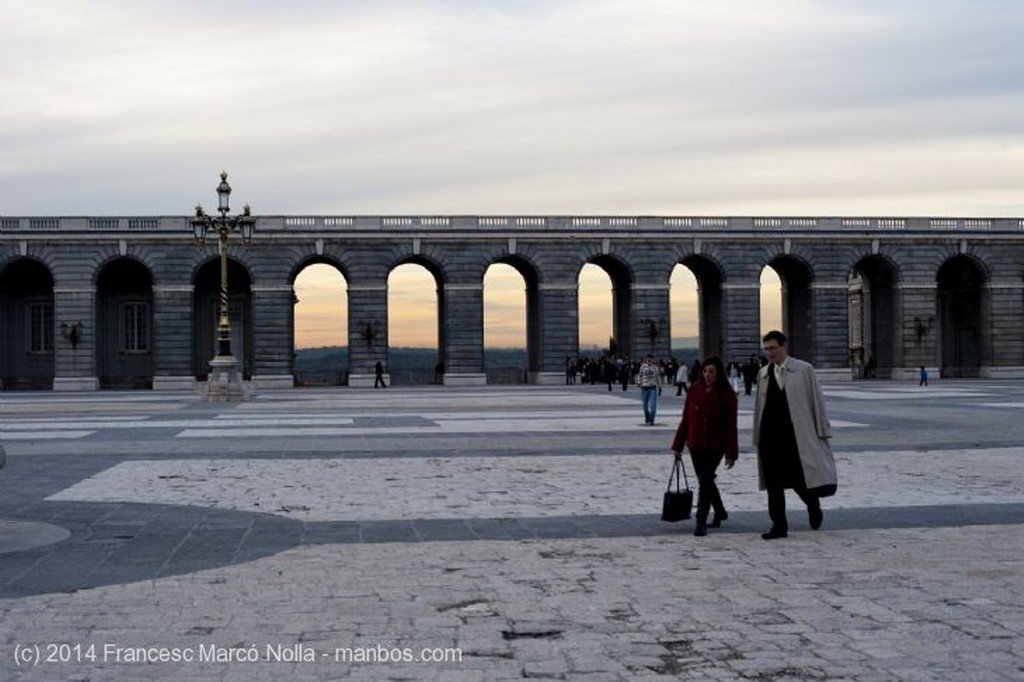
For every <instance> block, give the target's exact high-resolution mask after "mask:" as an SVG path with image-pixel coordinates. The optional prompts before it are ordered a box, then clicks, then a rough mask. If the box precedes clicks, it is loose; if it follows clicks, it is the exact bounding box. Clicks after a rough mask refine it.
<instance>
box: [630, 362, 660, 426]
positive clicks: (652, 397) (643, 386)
mask: <svg viewBox="0 0 1024 682" xmlns="http://www.w3.org/2000/svg"><path fill="white" fill-rule="evenodd" d="M660 375H661V370H660V369H659V368H658V366H657V365H656V364H654V356H653V355H651V354H650V353H648V354H647V355H646V356H645V357H644V361H643V364H641V365H640V370H639V371H638V372H637V374H636V383H637V386H639V387H640V399H641V400H642V401H643V404H644V424H645V425H646V426H654V417H655V416H656V415H657V414H658V382H659V377H660Z"/></svg>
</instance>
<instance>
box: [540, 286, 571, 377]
mask: <svg viewBox="0 0 1024 682" xmlns="http://www.w3.org/2000/svg"><path fill="white" fill-rule="evenodd" d="M537 294H538V295H537V299H538V309H539V310H538V316H537V317H538V320H537V322H538V324H537V327H538V329H537V334H538V336H539V338H538V339H537V342H538V346H539V348H538V357H539V358H540V370H539V371H537V372H531V373H530V377H529V381H530V383H532V384H565V358H566V357H573V358H574V357H576V356H578V355H579V352H580V322H579V304H578V294H579V284H578V283H577V282H574V281H572V282H552V283H550V284H541V285H540V286H538V287H537Z"/></svg>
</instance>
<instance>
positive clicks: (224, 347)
mask: <svg viewBox="0 0 1024 682" xmlns="http://www.w3.org/2000/svg"><path fill="white" fill-rule="evenodd" d="M230 197H231V185H229V184H228V174H227V173H226V172H221V174H220V184H219V185H217V212H218V213H220V215H219V216H209V215H207V214H206V213H205V212H204V211H203V206H202V204H199V205H197V206H196V217H195V218H193V219H192V233H193V236H194V237H195V240H196V244H198V245H200V246H201V245H203V244H205V243H206V233H207V232H216V233H217V247H218V250H219V253H220V315H219V319H218V323H217V356H216V357H215V358H214V359H213V360H212V361H211V362H210V370H211V374H210V384H209V390H208V392H207V398H208V399H209V400H216V401H221V400H241V399H242V398H243V397H244V391H243V387H242V384H241V381H240V380H239V377H238V361H237V360H236V359H235V358H234V356H233V355H232V354H231V318H230V315H229V313H228V237H229V236H230V235H231V233H232V232H236V231H237V232H241V233H242V240H243V241H244V242H245V243H246V244H248V243H250V242H251V241H252V230H253V227H255V225H256V219H255V218H253V217H252V214H251V213H250V212H249V205H248V204H246V205H245V206H244V207H243V209H242V214H241V215H237V216H233V217H229V216H228V212H229V211H230V210H231V209H230V206H229V204H228V200H229V199H230Z"/></svg>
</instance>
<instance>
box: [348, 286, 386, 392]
mask: <svg viewBox="0 0 1024 682" xmlns="http://www.w3.org/2000/svg"><path fill="white" fill-rule="evenodd" d="M378 361H380V362H382V363H384V367H385V369H387V368H388V287H387V282H386V281H385V282H384V283H376V282H373V281H367V282H362V281H355V280H353V281H352V282H350V283H349V285H348V385H349V386H351V387H352V388H371V387H373V383H374V376H375V375H374V366H375V365H376V364H377V362H378ZM384 382H385V383H386V384H387V385H388V386H390V385H391V376H390V373H387V374H385V375H384Z"/></svg>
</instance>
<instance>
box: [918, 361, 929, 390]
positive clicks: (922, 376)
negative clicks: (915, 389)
mask: <svg viewBox="0 0 1024 682" xmlns="http://www.w3.org/2000/svg"><path fill="white" fill-rule="evenodd" d="M917 385H918V386H927V385H928V370H927V369H925V367H924V365H921V374H920V380H919V381H918V382H917Z"/></svg>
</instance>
